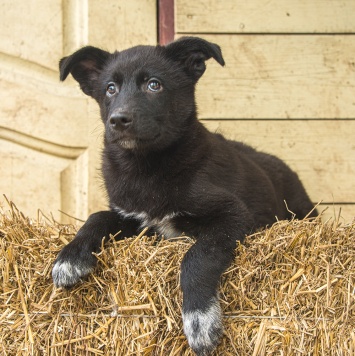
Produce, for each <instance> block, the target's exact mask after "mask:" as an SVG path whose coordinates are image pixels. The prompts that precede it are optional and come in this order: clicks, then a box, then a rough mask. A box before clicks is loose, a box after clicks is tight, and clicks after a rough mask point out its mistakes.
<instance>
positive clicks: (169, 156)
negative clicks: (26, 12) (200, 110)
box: [53, 37, 316, 355]
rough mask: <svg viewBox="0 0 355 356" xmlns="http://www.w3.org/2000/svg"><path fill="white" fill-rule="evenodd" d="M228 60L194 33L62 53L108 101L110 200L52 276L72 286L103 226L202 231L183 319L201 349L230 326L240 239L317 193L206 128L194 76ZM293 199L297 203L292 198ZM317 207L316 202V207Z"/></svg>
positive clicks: (63, 69)
mask: <svg viewBox="0 0 355 356" xmlns="http://www.w3.org/2000/svg"><path fill="white" fill-rule="evenodd" d="M210 58H214V59H215V60H216V61H217V62H218V63H219V64H221V65H224V60H223V57H222V53H221V50H220V48H219V46H217V45H216V44H213V43H210V42H207V41H205V40H203V39H200V38H193V37H184V38H181V39H179V40H177V41H175V42H172V43H171V44H169V45H167V46H156V47H153V46H137V47H133V48H130V49H128V50H125V51H122V52H115V53H112V54H111V53H108V52H105V51H102V50H100V49H98V48H94V47H84V48H82V49H80V50H79V51H77V52H75V53H74V54H72V55H71V56H69V57H66V58H63V59H62V60H61V61H60V78H61V80H65V78H66V77H67V76H68V75H69V73H71V74H72V76H73V77H74V78H75V79H76V80H77V81H78V82H79V84H80V87H81V89H82V90H83V91H84V93H86V94H87V95H90V96H92V97H93V98H94V99H95V100H96V101H97V102H98V104H99V106H100V111H101V117H102V121H103V123H104V125H105V145H104V151H103V164H102V169H103V175H104V179H105V184H106V189H107V192H108V197H109V202H110V208H111V211H104V212H98V213H96V214H93V215H91V216H90V217H89V219H88V220H87V222H86V223H85V224H84V226H83V227H82V228H81V229H80V230H79V232H78V234H77V236H76V237H75V239H74V240H73V241H72V242H71V243H70V244H69V245H67V246H66V247H65V248H63V250H62V251H61V252H60V254H59V255H58V258H57V260H56V262H55V266H54V268H53V279H54V283H55V285H56V286H58V287H70V286H71V285H73V284H75V283H77V282H78V281H79V280H80V278H82V277H85V276H86V275H87V274H88V273H90V271H92V269H93V267H94V266H95V263H96V259H95V258H94V257H93V255H92V252H97V251H99V249H100V247H101V241H102V238H103V236H108V235H109V234H110V233H111V234H115V233H117V232H118V231H119V230H122V233H121V234H119V238H123V237H125V236H132V235H134V234H137V233H139V232H140V230H141V229H142V228H143V227H145V226H148V227H150V228H151V229H153V230H155V231H156V232H157V233H160V234H163V235H165V236H166V237H172V236H177V235H180V234H181V233H185V234H186V235H189V236H192V237H194V238H195V239H196V243H195V244H194V245H193V246H192V247H191V249H190V250H189V251H188V252H187V254H186V256H185V257H184V259H183V262H182V266H181V288H182V291H183V296H184V300H183V321H184V330H185V334H186V336H187V338H188V341H189V343H190V346H191V347H192V348H193V349H194V350H195V352H196V353H197V354H198V355H207V354H209V352H210V351H211V350H213V349H214V348H215V346H216V344H217V343H218V340H219V338H220V336H221V335H222V322H221V310H220V306H219V303H218V283H219V280H220V276H221V274H222V273H223V271H225V269H226V268H227V267H228V266H229V264H230V263H231V261H232V260H233V258H234V249H235V247H236V242H237V241H243V239H244V236H245V235H246V234H248V233H251V232H253V231H255V229H257V228H260V227H264V226H266V225H270V224H272V223H273V222H274V221H275V219H276V218H275V217H277V218H278V219H289V218H291V216H292V215H291V213H290V212H289V211H292V212H293V213H294V214H295V216H296V217H297V218H303V217H305V216H306V215H307V214H308V213H309V212H310V211H311V210H312V209H313V204H312V203H311V201H310V199H309V198H308V196H307V194H306V192H305V190H304V188H303V186H302V184H301V182H300V181H299V179H298V177H297V175H296V174H295V173H294V172H292V171H291V170H290V169H289V168H288V167H287V166H286V165H285V164H284V163H283V162H282V161H281V160H279V159H278V158H276V157H274V156H271V155H269V154H265V153H261V152H257V151H256V150H254V149H253V148H251V147H249V146H247V145H244V144H242V143H240V142H234V141H229V140H226V139H224V138H223V137H222V136H221V135H217V134H213V133H210V132H209V131H207V130H206V129H205V128H204V126H203V125H202V124H201V123H200V122H199V121H198V120H197V115H196V105H195V96H194V92H195V84H196V82H197V81H198V79H199V78H200V77H201V75H202V74H203V73H204V71H205V69H206V66H205V61H206V60H208V59H210ZM284 201H286V202H287V206H288V209H289V210H288V209H287V208H286V205H285V202H284ZM315 215H316V211H315V210H314V211H313V213H311V216H315Z"/></svg>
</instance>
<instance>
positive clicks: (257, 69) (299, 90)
mask: <svg viewBox="0 0 355 356" xmlns="http://www.w3.org/2000/svg"><path fill="white" fill-rule="evenodd" d="M204 38H205V39H207V40H209V41H211V42H214V43H217V44H219V45H220V46H221V48H222V52H223V55H224V58H225V61H226V66H225V67H224V68H222V67H220V66H219V65H218V64H217V63H216V62H215V61H213V60H210V61H208V62H207V70H206V73H205V74H204V76H203V77H202V78H201V80H200V82H199V84H198V86H197V99H198V104H199V112H200V117H201V118H231V119H237V118H238V119H239V118H261V119H265V118H271V119H274V118H300V119H303V118H310V119H314V118H329V119H336V118H355V95H354V92H355V57H354V53H355V35H354V36H345V35H344V36H343V35H336V36H302V35H301V36H286V35H270V36H263V35H246V36H229V35H226V36H217V35H210V36H204Z"/></svg>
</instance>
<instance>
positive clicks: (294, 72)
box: [175, 0, 355, 221]
mask: <svg viewBox="0 0 355 356" xmlns="http://www.w3.org/2000/svg"><path fill="white" fill-rule="evenodd" d="M175 26H176V27H175V30H176V36H182V35H196V36H200V37H203V38H205V39H207V40H209V41H213V42H215V43H218V44H219V45H220V46H221V48H222V51H223V55H224V58H225V61H226V66H225V68H222V67H219V65H218V64H217V63H215V62H213V61H210V62H208V67H207V71H206V73H205V75H204V77H203V78H202V79H201V81H200V83H199V85H198V92H197V97H198V104H199V114H200V118H201V119H203V122H204V123H205V124H206V126H207V127H208V128H210V129H211V130H215V131H219V132H221V133H223V134H225V135H226V136H228V137H230V138H233V139H238V140H242V141H244V142H246V143H249V144H251V145H253V146H254V147H256V148H258V149H260V150H263V151H266V152H270V153H274V154H277V155H278V156H279V157H281V158H283V159H284V160H285V161H286V162H287V163H288V164H289V165H290V166H291V167H292V168H293V169H294V170H296V171H297V172H298V173H299V176H300V178H301V179H302V181H303V182H304V184H305V186H306V189H307V191H308V192H309V194H310V196H311V198H312V200H313V201H314V202H322V203H321V204H322V205H321V207H320V210H322V209H323V208H325V207H328V210H327V213H326V217H328V216H334V215H337V214H338V212H339V208H340V207H341V215H342V217H343V218H344V219H345V221H349V220H350V219H352V218H353V217H354V216H355V1H354V0H338V1H323V0H312V1H307V0H300V1H284V0H270V1H262V0H249V1H244V0H222V1H218V0H211V1H204V0H194V1H191V0H175Z"/></svg>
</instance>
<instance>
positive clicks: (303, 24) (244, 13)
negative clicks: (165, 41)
mask: <svg viewBox="0 0 355 356" xmlns="http://www.w3.org/2000/svg"><path fill="white" fill-rule="evenodd" d="M175 3H176V31H177V32H178V33H263V32H265V33H353V32H355V21H354V14H355V1H354V0H338V1H324V0H312V1H309V0H299V1H292V0H291V1H285V0H269V1H264V0H249V1H245V0H223V1H218V0H210V1H207V2H206V1H204V0H194V1H191V0H175Z"/></svg>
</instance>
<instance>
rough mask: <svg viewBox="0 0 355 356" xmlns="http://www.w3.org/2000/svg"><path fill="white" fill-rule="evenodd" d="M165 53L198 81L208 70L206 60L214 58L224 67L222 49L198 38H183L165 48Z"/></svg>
mask: <svg viewBox="0 0 355 356" xmlns="http://www.w3.org/2000/svg"><path fill="white" fill-rule="evenodd" d="M165 53H166V55H167V56H168V57H169V58H170V59H172V60H174V61H178V62H180V63H181V64H183V65H184V66H185V68H186V70H187V72H188V73H189V74H190V75H191V76H193V77H194V78H195V80H196V81H197V80H198V79H199V78H200V77H201V76H202V74H203V73H204V71H205V70H206V65H205V61H206V60H208V59H210V58H214V59H215V60H216V61H217V62H218V63H219V64H220V65H221V66H224V59H223V57H222V52H221V48H220V47H219V46H218V45H217V44H215V43H211V42H208V41H206V40H204V39H202V38H198V37H181V38H179V39H178V40H176V41H174V42H172V43H170V44H168V45H167V46H165Z"/></svg>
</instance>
